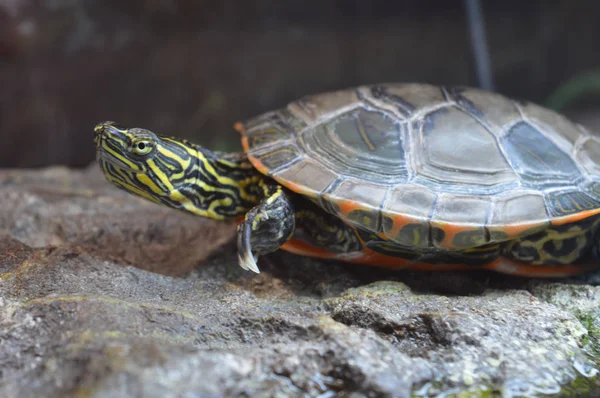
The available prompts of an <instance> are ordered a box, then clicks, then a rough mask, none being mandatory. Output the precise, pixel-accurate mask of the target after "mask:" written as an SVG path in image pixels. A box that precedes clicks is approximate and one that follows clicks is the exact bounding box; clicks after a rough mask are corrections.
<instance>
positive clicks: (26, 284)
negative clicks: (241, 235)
mask: <svg viewBox="0 0 600 398" xmlns="http://www.w3.org/2000/svg"><path fill="white" fill-rule="evenodd" d="M0 195H2V196H1V197H2V198H3V199H2V206H1V208H0V231H1V232H2V233H3V234H1V235H0V396H10V397H33V396H46V397H53V396H57V397H58V396H61V397H62V396H73V397H76V396H77V397H78V396H89V397H114V396H136V397H184V396H185V397H220V396H253V397H254V396H259V397H260V396H268V397H277V396H281V397H284V396H285V397H288V396H292V397H294V396H297V397H300V396H322V397H329V396H337V395H342V396H352V397H366V396H373V397H375V396H377V397H406V396H411V394H412V395H413V396H440V394H442V395H443V394H448V395H452V394H455V395H456V394H463V395H462V396H473V395H475V396H477V395H486V394H490V393H493V394H496V395H498V396H500V395H503V396H534V395H536V396H540V395H543V394H547V395H556V394H560V393H562V394H565V392H567V393H568V394H567V395H566V396H572V395H574V394H575V393H577V394H579V396H586V394H588V395H590V396H593V395H594V392H595V391H600V387H599V384H598V382H597V377H596V370H595V369H596V367H597V366H598V362H599V361H598V355H597V353H598V344H597V342H598V337H599V336H600V333H598V331H599V330H600V327H598V326H599V325H600V321H599V319H600V317H599V316H598V313H599V309H600V290H598V287H597V286H593V285H591V284H590V283H591V282H590V281H594V278H595V277H594V276H586V277H580V278H571V279H568V280H561V281H556V280H546V281H543V280H528V279H524V278H512V277H508V276H502V275H496V274H492V275H490V274H484V273H476V272H472V273H466V274H465V273H416V272H390V271H386V270H382V269H377V268H371V267H364V266H354V265H345V264H339V263H334V262H325V261H316V260H312V259H308V258H303V257H298V256H294V255H291V254H287V253H279V252H278V253H274V254H272V255H270V256H266V257H264V258H263V259H262V262H261V264H260V265H261V268H262V272H261V274H259V275H255V274H253V273H249V272H245V271H243V270H241V269H240V268H239V267H238V266H237V264H236V261H235V250H234V246H233V242H231V237H232V236H233V232H234V226H233V225H230V224H222V223H217V222H212V221H207V220H202V219H199V218H196V217H192V216H188V215H185V214H182V213H178V212H176V211H172V210H169V209H165V208H162V207H159V206H156V205H154V204H151V203H147V202H145V201H142V200H140V199H136V198H133V197H131V196H130V195H127V194H125V193H121V192H118V191H116V190H115V189H113V188H112V187H110V186H109V185H108V184H107V183H105V182H104V180H103V179H102V177H101V176H100V175H99V172H97V171H96V168H95V167H94V166H92V167H91V168H90V169H89V170H84V171H69V170H66V169H61V168H50V169H44V170H30V171H4V172H2V173H0ZM486 396H489V395H486Z"/></svg>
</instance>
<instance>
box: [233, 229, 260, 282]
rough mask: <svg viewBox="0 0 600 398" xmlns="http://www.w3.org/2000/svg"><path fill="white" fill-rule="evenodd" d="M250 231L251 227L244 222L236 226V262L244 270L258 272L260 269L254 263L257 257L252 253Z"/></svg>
mask: <svg viewBox="0 0 600 398" xmlns="http://www.w3.org/2000/svg"><path fill="white" fill-rule="evenodd" d="M250 233H251V229H250V228H249V226H248V225H247V224H246V223H242V224H240V225H239V226H238V233H237V247H238V264H239V265H240V267H242V269H244V270H246V271H252V272H256V273H257V274H259V273H260V271H259V269H258V265H257V264H256V260H257V258H256V257H254V254H252V249H251V243H250Z"/></svg>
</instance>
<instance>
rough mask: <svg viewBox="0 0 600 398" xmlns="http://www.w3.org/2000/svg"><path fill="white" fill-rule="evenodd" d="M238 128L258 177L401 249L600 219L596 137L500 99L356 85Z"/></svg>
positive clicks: (465, 244)
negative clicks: (262, 176) (264, 177)
mask: <svg viewBox="0 0 600 398" xmlns="http://www.w3.org/2000/svg"><path fill="white" fill-rule="evenodd" d="M237 128H238V130H240V131H241V132H242V136H243V137H242V144H243V147H244V150H245V151H246V153H247V155H248V158H249V160H250V161H251V162H252V163H253V165H254V166H255V167H256V169H257V170H259V171H260V172H262V173H264V174H265V175H268V176H270V177H272V178H273V179H275V180H276V181H278V182H279V183H281V184H282V185H283V186H285V187H287V188H289V189H290V190H292V191H294V192H296V193H298V194H301V195H305V196H307V197H309V198H310V199H312V200H313V201H314V202H316V203H318V204H319V205H320V206H321V207H322V208H323V209H325V210H326V211H328V212H330V213H333V214H335V215H337V216H338V217H340V218H341V219H342V220H344V221H345V222H347V223H349V224H351V225H353V226H356V227H360V228H362V229H364V230H367V231H370V232H373V233H376V234H378V235H379V236H380V237H382V238H384V239H386V240H391V241H394V242H397V243H399V244H401V245H407V246H413V247H414V246H417V247H422V248H442V249H446V250H461V249H467V248H472V247H476V246H480V245H484V244H487V243H492V242H500V241H506V240H510V239H515V238H518V237H520V236H526V235H529V234H532V233H535V232H539V231H542V230H544V229H546V228H548V227H549V226H550V225H562V224H567V223H570V222H575V221H578V220H581V219H584V218H587V217H589V216H592V215H594V214H597V213H600V137H598V136H595V135H593V134H592V133H590V132H589V131H586V129H585V128H583V127H582V126H581V125H578V124H576V123H573V122H571V121H569V120H568V119H567V118H565V117H564V116H562V115H560V114H558V113H555V112H553V111H551V110H549V109H545V108H543V107H540V106H538V105H535V104H532V103H526V102H520V101H515V100H512V99H509V98H506V97H504V96H502V95H499V94H496V93H491V92H486V91H482V90H478V89H473V88H466V87H437V86H432V85H426V84H380V85H370V86H360V87H356V88H351V89H346V90H342V91H335V92H329V93H323V94H318V95H312V96H307V97H304V98H301V99H299V100H297V101H295V102H292V103H290V104H289V105H288V106H287V107H285V108H283V109H279V110H275V111H273V112H268V113H265V114H263V115H260V116H257V117H255V118H252V119H250V120H248V121H247V122H245V123H241V124H238V125H237Z"/></svg>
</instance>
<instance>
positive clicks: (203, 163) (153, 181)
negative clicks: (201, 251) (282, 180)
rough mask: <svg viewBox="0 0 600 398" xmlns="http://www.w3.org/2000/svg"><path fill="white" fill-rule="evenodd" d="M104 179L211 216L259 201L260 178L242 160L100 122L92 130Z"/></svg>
mask: <svg viewBox="0 0 600 398" xmlns="http://www.w3.org/2000/svg"><path fill="white" fill-rule="evenodd" d="M94 142H95V145H96V152H97V157H98V162H99V164H100V166H101V169H102V170H103V172H104V174H105V176H106V178H107V180H108V181H109V182H111V183H112V184H114V185H116V186H118V187H119V188H121V189H124V190H126V191H128V192H130V193H132V194H134V195H137V196H140V197H143V198H146V199H148V200H151V201H152V202H157V203H162V204H163V205H166V206H169V207H172V208H176V209H180V210H184V211H187V212H189V213H193V214H196V215H201V216H206V217H211V218H214V219H224V218H235V217H239V216H240V215H243V214H244V213H245V212H246V211H247V210H248V209H249V208H251V207H253V206H254V205H255V204H256V203H258V201H260V200H261V199H262V197H263V196H262V195H261V192H262V189H261V186H262V184H264V181H263V179H264V177H263V176H262V175H261V174H260V173H258V172H257V171H256V170H255V169H254V168H252V167H249V166H248V162H247V161H246V160H245V158H243V157H240V159H239V161H238V163H236V162H235V161H234V160H235V157H232V156H224V157H223V158H220V157H219V156H217V155H215V154H213V153H211V152H209V151H207V150H205V149H203V148H201V147H199V146H197V145H195V144H191V143H189V142H187V141H185V140H178V139H175V138H167V137H163V136H160V135H157V134H155V133H153V132H152V131H149V130H145V129H141V128H124V127H121V126H119V125H117V124H116V123H114V122H104V123H100V124H98V125H97V126H96V127H95V128H94Z"/></svg>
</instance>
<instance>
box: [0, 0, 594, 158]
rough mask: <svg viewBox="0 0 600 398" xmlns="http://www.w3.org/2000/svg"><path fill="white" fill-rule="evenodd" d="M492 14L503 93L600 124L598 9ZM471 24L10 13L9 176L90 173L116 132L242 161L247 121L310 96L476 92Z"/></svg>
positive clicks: (395, 5)
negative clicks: (124, 129) (359, 91)
mask: <svg viewBox="0 0 600 398" xmlns="http://www.w3.org/2000/svg"><path fill="white" fill-rule="evenodd" d="M481 4H482V7H483V13H484V14H483V15H484V18H485V23H486V32H487V42H488V45H489V49H490V59H491V66H492V72H493V78H494V85H495V89H496V90H497V91H499V92H501V93H503V94H506V95H509V96H513V97H517V98H521V99H527V100H531V101H535V102H538V103H543V104H549V105H552V106H554V107H556V108H561V111H565V112H567V113H568V112H572V111H573V110H578V109H584V108H586V109H596V110H600V105H599V104H600V95H597V94H596V95H594V94H593V93H592V94H590V93H588V91H593V90H592V89H593V88H594V87H596V88H597V87H598V85H599V83H598V81H599V80H598V77H597V76H598V73H597V71H598V68H600V51H599V50H600V44H599V43H598V42H599V39H600V2H599V1H598V0H572V1H567V0H563V1H549V0H543V1H542V0H539V1H534V0H527V1H524V0H520V1H517V0H511V1H507V0H503V1H491V0H490V1H487V0H483V1H482V2H481ZM466 15H467V14H466V11H465V3H464V2H463V1H460V0H437V1H436V0H400V1H389V0H337V1H333V0H245V1H240V0H238V1H233V0H219V1H201V0H81V1H77V0H0V84H1V86H0V138H1V141H0V142H1V144H0V167H32V166H44V165H49V164H65V165H70V166H86V165H88V164H89V163H90V162H91V161H92V160H93V157H94V149H93V145H92V129H93V126H94V125H95V124H96V123H97V122H99V121H103V120H107V119H108V120H116V121H118V122H120V123H122V124H125V125H130V126H140V127H146V128H150V129H152V130H155V131H158V132H160V133H163V134H167V135H177V136H182V137H187V138H193V139H194V140H195V141H197V142H199V143H202V144H204V145H208V146H210V147H211V148H215V149H221V150H237V149H239V148H240V145H239V142H238V134H237V132H235V131H234V130H233V129H232V124H233V123H234V122H235V121H237V120H239V119H244V118H247V117H250V116H253V115H255V114H257V113H260V112H264V111H267V110H270V109H273V108H276V107H280V106H283V105H285V104H286V103H287V102H288V101H291V100H293V99H296V98H298V97H300V96H303V95H305V94H310V93H316V92H321V91H326V90H333V89H339V88H344V87H348V86H353V85H358V84H366V83H375V82H384V81H419V82H429V83H437V84H448V85H457V84H458V85H472V86H477V85H478V81H477V78H476V74H475V69H474V66H475V63H474V60H473V50H472V46H471V40H470V37H469V29H468V24H467V18H466ZM569 81H571V83H569V84H567V82H569ZM565 85H566V86H565ZM565 87H566V88H565ZM557 90H558V91H557ZM573 93H575V94H577V95H574V94H573ZM582 93H583V94H582ZM571 97H573V98H575V99H576V100H571Z"/></svg>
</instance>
